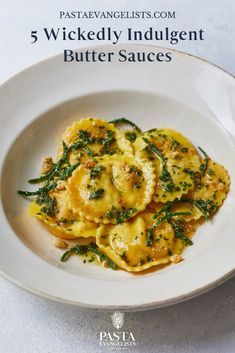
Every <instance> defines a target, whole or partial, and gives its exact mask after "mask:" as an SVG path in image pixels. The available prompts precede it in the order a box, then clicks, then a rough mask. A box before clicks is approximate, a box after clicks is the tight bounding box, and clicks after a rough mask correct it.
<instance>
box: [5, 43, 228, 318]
mask: <svg viewBox="0 0 235 353" xmlns="http://www.w3.org/2000/svg"><path fill="white" fill-rule="evenodd" d="M118 46H119V47H122V46H130V47H131V46H135V47H136V46H138V47H144V48H150V47H152V48H155V49H157V48H158V49H163V50H169V51H173V52H176V53H177V54H183V55H186V56H189V57H192V58H193V59H196V60H198V61H201V62H203V63H206V64H207V65H209V66H213V67H215V68H216V69H217V70H220V71H222V72H223V74H226V75H228V76H229V77H231V78H232V79H234V78H235V75H233V74H232V73H230V72H228V71H226V70H225V69H223V68H222V67H220V66H218V65H216V64H214V63H212V62H210V61H208V60H206V59H204V58H201V57H198V56H196V55H193V54H191V53H188V52H184V51H180V50H177V49H172V48H167V47H162V46H157V45H151V44H150V45H148V44H139V43H136V44H133V43H132V44H131V43H120V44H117V45H115V48H116V47H118ZM101 47H103V48H104V47H106V48H107V47H113V46H112V45H109V44H96V45H93V46H87V47H80V48H77V49H73V50H78V51H81V50H84V49H86V50H88V49H89V48H101ZM62 55H63V54H62V53H58V54H56V55H52V56H49V57H48V58H45V59H42V60H39V61H37V62H35V63H33V64H32V65H30V66H28V67H26V68H24V69H23V70H19V71H18V72H16V73H15V74H14V75H12V76H11V77H9V78H8V79H7V80H5V81H3V82H2V83H1V84H0V89H2V88H4V86H5V85H7V84H8V83H11V81H13V80H14V79H15V78H16V77H17V76H19V75H22V74H24V73H25V72H26V71H29V70H31V69H34V67H36V66H38V65H40V64H43V63H44V62H48V61H51V60H55V59H56V58H59V57H61V56H62ZM218 123H219V124H221V125H222V127H223V129H224V130H225V131H226V132H227V133H228V135H229V136H230V138H231V140H232V141H233V138H232V136H231V134H230V132H229V131H228V130H227V128H226V127H225V126H223V124H222V123H221V122H220V121H218ZM233 142H234V141H233ZM0 275H1V276H2V277H3V278H5V279H6V280H8V281H9V282H11V283H13V284H14V285H16V286H17V287H19V288H21V289H24V290H26V291H27V292H29V293H31V294H34V295H37V296H39V297H42V298H44V299H49V300H52V301H56V302H60V303H63V304H69V305H73V306H78V307H83V308H88V309H93V310H102V311H105V310H114V309H120V310H125V311H142V310H152V309H154V308H155V309H157V308H161V307H164V306H169V305H173V304H176V303H181V302H183V301H186V300H190V299H192V298H194V297H197V296H199V295H201V294H204V293H206V292H208V291H210V290H212V289H213V288H215V287H217V286H219V285H221V284H222V283H224V282H225V281H226V280H228V279H229V278H232V277H233V276H234V275H235V267H234V269H233V270H231V271H229V272H228V273H226V274H225V275H222V276H221V277H219V278H218V279H216V280H214V281H213V282H211V283H209V284H207V285H206V286H203V287H201V288H197V289H195V290H192V291H191V292H189V293H187V294H184V295H181V296H178V297H174V298H171V299H166V300H162V301H159V300H158V301H157V302H152V303H146V304H134V305H132V306H130V305H129V304H128V305H127V306H125V305H114V306H112V305H105V306H104V305H95V304H88V303H81V302H79V301H71V300H69V299H64V298H60V297H56V296H54V295H50V294H48V293H45V292H41V291H40V290H37V289H34V288H30V287H29V286H28V285H24V284H23V283H22V282H20V281H17V279H15V278H13V277H12V276H9V275H8V274H7V273H6V272H5V271H3V270H0Z"/></svg>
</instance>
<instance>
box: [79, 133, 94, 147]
mask: <svg viewBox="0 0 235 353" xmlns="http://www.w3.org/2000/svg"><path fill="white" fill-rule="evenodd" d="M78 137H79V139H80V140H81V141H82V142H83V143H84V144H86V145H90V144H92V143H94V142H95V139H94V138H93V137H92V136H91V134H90V132H88V131H87V130H79V131H78Z"/></svg>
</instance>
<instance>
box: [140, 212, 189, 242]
mask: <svg viewBox="0 0 235 353" xmlns="http://www.w3.org/2000/svg"><path fill="white" fill-rule="evenodd" d="M162 212H164V211H162ZM186 215H191V212H169V211H167V212H166V214H165V215H164V216H162V217H161V218H159V219H158V220H157V222H155V223H154V224H153V225H152V226H151V227H150V228H149V229H148V230H147V237H146V246H151V245H152V243H153V233H154V230H155V229H156V228H157V226H158V225H159V224H160V223H162V222H163V221H165V220H169V219H171V218H172V217H175V216H186Z"/></svg>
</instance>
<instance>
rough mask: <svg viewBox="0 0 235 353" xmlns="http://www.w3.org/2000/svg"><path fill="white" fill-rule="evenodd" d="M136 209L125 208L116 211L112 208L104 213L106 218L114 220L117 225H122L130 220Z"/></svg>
mask: <svg viewBox="0 0 235 353" xmlns="http://www.w3.org/2000/svg"><path fill="white" fill-rule="evenodd" d="M135 211H136V208H125V207H122V208H121V209H117V208H116V207H114V206H113V207H112V208H111V210H110V211H108V212H107V213H106V217H108V218H109V219H115V220H116V221H117V223H123V222H125V221H126V220H127V219H128V218H130V217H131V216H132V215H133V213H135Z"/></svg>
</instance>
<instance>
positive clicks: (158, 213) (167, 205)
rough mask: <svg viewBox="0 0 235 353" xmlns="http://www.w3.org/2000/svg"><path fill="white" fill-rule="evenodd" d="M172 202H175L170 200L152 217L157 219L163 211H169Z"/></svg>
mask: <svg viewBox="0 0 235 353" xmlns="http://www.w3.org/2000/svg"><path fill="white" fill-rule="evenodd" d="M172 204H173V202H168V203H167V204H166V205H165V206H163V207H162V208H161V209H160V210H159V211H158V212H156V213H155V215H154V216H153V217H152V219H157V218H158V217H159V216H160V215H161V214H162V213H163V212H166V211H168V210H169V209H170V208H171V207H172Z"/></svg>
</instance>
